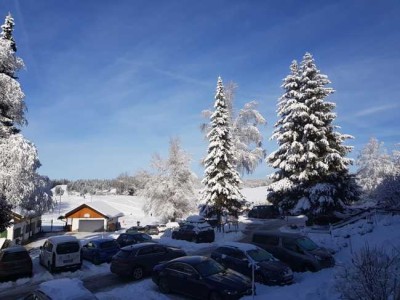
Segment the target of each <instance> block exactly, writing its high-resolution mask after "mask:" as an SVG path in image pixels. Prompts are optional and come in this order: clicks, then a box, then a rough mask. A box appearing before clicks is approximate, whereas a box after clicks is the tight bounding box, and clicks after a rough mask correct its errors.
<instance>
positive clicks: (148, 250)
mask: <svg viewBox="0 0 400 300" xmlns="http://www.w3.org/2000/svg"><path fill="white" fill-rule="evenodd" d="M152 253H154V247H153V246H151V247H144V248H141V249H139V251H138V255H139V256H140V255H148V254H152Z"/></svg>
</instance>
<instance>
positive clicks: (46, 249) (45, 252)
mask: <svg viewBox="0 0 400 300" xmlns="http://www.w3.org/2000/svg"><path fill="white" fill-rule="evenodd" d="M53 247H54V246H53V244H52V243H50V242H49V241H46V242H45V243H44V245H43V247H42V253H41V254H42V263H43V265H44V266H45V267H48V266H49V265H50V264H51V260H52V257H53Z"/></svg>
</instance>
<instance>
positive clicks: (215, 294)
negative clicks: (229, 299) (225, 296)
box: [208, 291, 222, 300]
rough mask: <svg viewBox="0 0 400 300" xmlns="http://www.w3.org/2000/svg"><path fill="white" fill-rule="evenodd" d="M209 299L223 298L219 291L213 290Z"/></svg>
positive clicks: (217, 299) (219, 299)
mask: <svg viewBox="0 0 400 300" xmlns="http://www.w3.org/2000/svg"><path fill="white" fill-rule="evenodd" d="M208 299H209V300H222V297H221V295H220V294H219V293H218V292H215V291H214V292H211V294H210V297H208Z"/></svg>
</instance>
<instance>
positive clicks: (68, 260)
mask: <svg viewBox="0 0 400 300" xmlns="http://www.w3.org/2000/svg"><path fill="white" fill-rule="evenodd" d="M63 262H64V264H68V263H72V259H67V260H63Z"/></svg>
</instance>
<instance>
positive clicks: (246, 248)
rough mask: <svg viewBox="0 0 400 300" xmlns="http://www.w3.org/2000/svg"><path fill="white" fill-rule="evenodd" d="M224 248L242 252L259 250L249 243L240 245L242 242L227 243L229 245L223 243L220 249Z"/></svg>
mask: <svg viewBox="0 0 400 300" xmlns="http://www.w3.org/2000/svg"><path fill="white" fill-rule="evenodd" d="M224 246H228V247H233V248H237V249H239V250H242V251H250V250H257V249H258V247H257V246H256V245H253V244H247V243H240V242H227V243H223V244H222V245H220V247H224Z"/></svg>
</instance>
